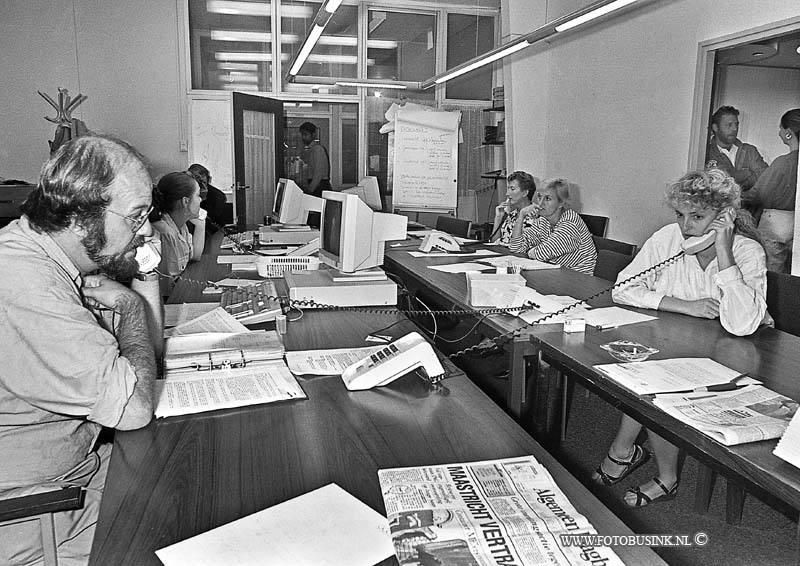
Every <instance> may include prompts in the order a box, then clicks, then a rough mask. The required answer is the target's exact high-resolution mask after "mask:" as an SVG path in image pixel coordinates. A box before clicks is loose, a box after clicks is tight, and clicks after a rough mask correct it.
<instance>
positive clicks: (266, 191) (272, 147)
mask: <svg viewBox="0 0 800 566" xmlns="http://www.w3.org/2000/svg"><path fill="white" fill-rule="evenodd" d="M283 121H284V120H283V102H281V101H279V100H273V99H271V98H265V97H262V96H254V95H250V94H243V93H240V92H234V93H233V162H234V186H235V190H234V207H235V216H236V221H237V224H239V225H240V226H242V225H247V226H256V225H258V224H261V223H263V222H264V217H265V216H266V215H267V214H269V212H270V211H271V210H272V205H273V202H274V200H275V187H276V185H277V183H278V179H279V178H280V177H284V176H285V172H284V157H283V156H284V142H283V130H284V124H283Z"/></svg>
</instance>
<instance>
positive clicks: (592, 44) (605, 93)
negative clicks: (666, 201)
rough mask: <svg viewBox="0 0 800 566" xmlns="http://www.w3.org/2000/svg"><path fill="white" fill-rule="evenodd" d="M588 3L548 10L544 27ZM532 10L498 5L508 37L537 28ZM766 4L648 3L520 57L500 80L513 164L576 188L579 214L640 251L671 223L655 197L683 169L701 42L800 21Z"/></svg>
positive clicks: (786, 3)
mask: <svg viewBox="0 0 800 566" xmlns="http://www.w3.org/2000/svg"><path fill="white" fill-rule="evenodd" d="M585 4H587V2H578V1H566V0H565V1H562V2H555V3H554V2H552V1H551V2H550V3H549V11H550V13H548V14H547V15H546V16H547V20H548V21H549V20H553V19H555V18H556V17H559V16H561V15H564V14H565V13H569V12H571V11H574V10H576V9H577V8H579V7H580V6H582V5H585ZM534 5H536V6H539V7H540V10H539V12H541V6H543V5H547V2H546V1H545V0H526V1H523V0H504V2H503V5H502V8H503V10H504V11H505V10H508V11H509V13H511V14H513V17H512V18H510V19H509V20H506V19H505V18H504V22H505V23H507V24H508V25H509V28H508V29H507V30H504V34H505V33H525V32H526V31H531V30H532V29H534V28H536V27H538V26H539V25H541V24H542V21H541V13H538V12H537V11H536V10H531V9H529V8H528V7H529V6H534ZM768 5H769V8H768V9H767V8H766V5H765V4H764V3H761V2H751V1H750V0H730V1H729V2H727V3H726V6H725V10H724V11H720V10H719V4H718V2H716V1H715V0H660V1H654V2H649V3H645V4H643V5H642V6H641V7H639V8H636V9H633V10H630V11H628V12H627V13H624V14H622V15H620V16H618V17H616V18H613V19H609V20H607V21H605V22H601V23H600V24H596V25H594V26H592V27H588V28H586V29H582V30H577V31H576V32H575V33H572V34H571V35H567V36H565V37H563V38H560V39H558V40H557V41H553V43H551V44H550V45H549V48H547V49H544V48H539V49H538V50H537V46H533V47H530V48H528V49H525V50H523V51H521V52H519V53H518V54H516V59H514V60H513V62H512V63H511V64H510V65H508V67H509V68H508V69H507V70H506V74H505V76H506V77H509V76H510V79H511V81H512V85H513V86H512V89H511V95H507V96H506V107H507V108H509V106H510V107H511V109H510V112H511V114H512V116H513V120H511V121H509V124H508V126H507V130H508V134H507V137H510V138H511V142H510V145H511V146H513V150H512V152H513V158H514V160H515V163H513V164H511V163H510V164H509V167H510V168H524V167H517V165H516V164H517V163H519V164H525V165H528V164H530V169H529V170H530V171H531V173H533V174H534V175H536V176H539V177H545V178H546V177H554V176H563V177H566V178H567V179H570V180H572V181H574V182H576V183H578V184H579V185H580V186H581V188H582V201H583V210H584V211H585V212H588V213H591V214H600V215H604V216H608V217H610V219H611V220H610V223H609V233H608V235H609V236H610V237H612V238H615V239H618V240H625V241H629V242H633V243H638V244H641V243H642V242H643V241H644V240H645V239H646V238H647V237H648V236H649V235H650V234H651V233H652V232H653V230H654V229H655V228H657V227H659V226H661V225H663V224H665V223H667V222H669V221H670V220H671V215H670V213H669V211H668V210H667V208H666V207H664V206H663V205H662V204H661V203H662V196H661V195H662V193H663V190H664V187H665V185H666V183H667V182H668V181H670V180H672V179H675V178H677V177H679V176H680V175H681V174H682V173H684V172H685V170H686V167H687V164H688V151H689V135H690V123H691V117H692V116H691V115H692V100H693V97H694V86H695V85H694V81H695V72H696V65H697V52H698V44H699V42H701V41H705V40H709V39H713V38H717V37H721V36H724V35H727V34H731V33H735V32H739V31H741V30H745V29H750V28H753V27H756V26H759V25H763V24H767V23H770V22H775V21H780V20H784V19H788V18H790V17H796V16H798V15H800V5H799V4H798V3H797V1H796V0H773V1H771V2H769V3H768ZM523 6H524V7H523ZM556 9H557V12H556V11H554V10H556ZM528 14H530V16H528ZM526 87H529V88H526ZM528 90H530V92H531V94H530V95H528V93H527V92H526V91H528ZM542 132H544V133H542Z"/></svg>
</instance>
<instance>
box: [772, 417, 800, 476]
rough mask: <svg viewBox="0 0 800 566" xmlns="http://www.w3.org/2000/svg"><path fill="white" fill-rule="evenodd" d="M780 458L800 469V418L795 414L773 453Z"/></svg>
mask: <svg viewBox="0 0 800 566" xmlns="http://www.w3.org/2000/svg"><path fill="white" fill-rule="evenodd" d="M772 453H773V454H775V455H776V456H777V457H778V458H781V459H783V460H786V461H787V462H789V463H790V464H791V465H792V466H794V467H795V468H800V416H798V413H797V412H795V414H794V416H793V417H792V420H791V421H789V426H788V427H786V430H785V431H784V433H783V436H781V439H780V440H779V441H778V445H777V446H776V447H775V450H773V451H772Z"/></svg>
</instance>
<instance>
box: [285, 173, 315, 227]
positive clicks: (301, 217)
mask: <svg viewBox="0 0 800 566" xmlns="http://www.w3.org/2000/svg"><path fill="white" fill-rule="evenodd" d="M324 204H325V201H324V200H323V199H321V198H319V197H315V196H312V195H308V194H306V193H304V192H303V189H301V188H300V187H298V186H297V183H295V182H294V181H292V180H291V179H279V180H278V186H277V187H276V188H275V204H273V206H272V215H273V216H274V217H275V220H276V221H277V222H279V223H281V224H306V223H307V222H308V213H309V212H322V207H323V206H324Z"/></svg>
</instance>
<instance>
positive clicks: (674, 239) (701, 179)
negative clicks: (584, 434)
mask: <svg viewBox="0 0 800 566" xmlns="http://www.w3.org/2000/svg"><path fill="white" fill-rule="evenodd" d="M665 200H666V202H667V204H669V206H671V207H672V208H673V210H674V211H675V217H676V222H675V223H674V224H669V225H667V226H665V227H663V228H661V229H660V230H658V231H656V232H655V233H654V234H653V235H652V236H651V237H650V238H649V239H648V240H647V241H646V242H645V243H644V245H643V246H642V249H641V251H640V252H639V254H638V255H637V256H636V257H635V258H634V259H633V261H632V262H631V264H630V265H629V266H628V267H626V268H625V269H624V270H623V271H622V272H620V274H619V276H618V277H617V282H618V283H619V282H621V281H624V280H626V279H628V278H630V277H632V276H634V275H636V274H638V273H641V272H643V271H645V270H647V269H648V268H650V267H652V266H654V265H656V264H658V263H660V262H663V261H664V260H666V259H667V258H670V257H672V256H674V255H675V254H677V253H678V252H680V251H681V250H682V249H686V250H687V251H686V254H685V255H683V256H681V257H680V258H678V259H677V260H676V261H674V262H672V263H670V264H668V265H666V266H664V267H662V268H660V269H658V270H654V272H652V273H650V274H648V275H647V276H644V277H640V278H638V279H636V280H634V281H632V282H631V283H629V284H627V285H625V286H623V287H621V288H619V289H615V290H614V291H613V294H612V296H613V299H614V301H615V302H617V303H621V304H624V305H631V306H635V307H641V308H649V309H656V310H664V311H671V312H678V313H683V314H688V315H690V316H696V317H700V318H710V319H714V318H719V320H720V323H721V324H722V327H723V328H724V329H725V330H727V331H728V332H730V333H731V334H734V335H736V336H745V335H748V334H752V333H753V332H755V331H756V329H757V328H758V327H759V325H761V324H762V323H770V322H771V321H772V319H771V317H770V316H769V314H768V313H767V304H766V298H765V297H766V285H767V268H766V256H765V254H764V249H763V248H762V247H761V245H760V244H759V243H758V241H757V240H756V235H755V234H756V232H755V225H754V221H753V217H752V216H751V215H750V214H749V213H748V212H747V211H744V210H741V209H740V205H741V199H740V190H739V186H738V185H737V184H736V182H735V181H734V180H733V178H731V177H730V176H728V174H727V173H725V172H723V171H721V170H719V169H709V170H707V171H698V172H690V173H687V174H686V175H684V176H683V177H681V178H680V179H679V180H678V181H676V182H675V183H673V184H672V185H671V186H670V187H669V189H667V192H666V194H665ZM709 233H710V234H713V236H711V235H708V234H709ZM704 235H705V238H704V239H703V241H699V240H694V239H693V238H695V237H698V236H704ZM694 242H698V243H697V244H696V245H691V244H692V243H694ZM690 252H693V253H690ZM641 429H642V425H641V424H639V423H638V422H636V421H635V420H634V419H632V418H631V417H629V416H627V415H623V416H622V422H621V424H620V428H619V431H618V432H617V436H616V438H615V439H614V441H613V442H612V444H611V447H610V448H609V450H608V454H607V455H606V457H605V459H604V460H603V462H602V463H601V464H600V465H599V466H598V467H597V469H596V470H595V472H594V474H593V475H592V480H593V481H594V482H595V483H597V484H600V485H614V484H616V483H619V482H620V481H622V480H623V479H624V478H626V477H627V476H628V475H629V474H630V473H631V472H633V471H634V470H635V469H636V468H638V467H639V466H641V465H642V464H644V463H645V462H647V460H648V459H649V458H650V454H649V452H647V451H646V450H645V449H644V448H643V447H642V446H641V445H639V444H636V438H637V436H638V435H639V432H640V431H641ZM648 437H649V439H650V443H651V444H652V446H653V450H654V452H655V457H656V465H657V467H658V475H657V476H655V477H654V478H653V479H652V480H651V481H649V482H647V483H645V484H642V485H640V486H638V487H635V488H632V489H630V490H628V491H627V492H626V493H625V496H624V499H625V503H626V504H628V505H629V506H631V507H643V506H645V505H648V504H650V503H654V502H659V501H666V500H669V499H673V498H674V497H675V495H676V493H677V490H678V447H677V446H675V445H673V444H671V443H669V442H667V441H666V440H664V439H663V438H661V437H660V436H658V435H657V434H654V433H653V432H652V431H648Z"/></svg>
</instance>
